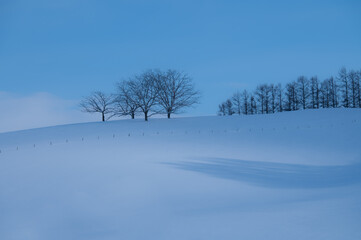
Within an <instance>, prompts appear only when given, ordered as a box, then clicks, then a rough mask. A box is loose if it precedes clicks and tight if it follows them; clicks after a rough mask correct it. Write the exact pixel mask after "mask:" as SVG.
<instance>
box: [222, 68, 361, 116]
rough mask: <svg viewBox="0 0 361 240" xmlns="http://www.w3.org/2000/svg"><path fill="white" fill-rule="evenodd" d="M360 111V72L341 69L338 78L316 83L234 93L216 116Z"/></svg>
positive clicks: (306, 81) (303, 81) (300, 82)
mask: <svg viewBox="0 0 361 240" xmlns="http://www.w3.org/2000/svg"><path fill="white" fill-rule="evenodd" d="M338 107H345V108H361V70H360V71H354V70H350V71H347V70H346V68H344V67H343V68H341V69H340V71H339V72H338V74H337V77H336V78H334V77H330V78H327V79H325V80H323V81H319V80H318V78H317V76H313V77H311V78H307V77H305V76H300V77H299V78H298V79H297V80H296V81H293V82H290V83H287V84H286V85H285V86H284V87H282V86H281V84H277V85H275V84H261V85H258V86H257V87H256V89H255V90H254V91H253V92H248V91H247V90H243V91H237V92H235V93H234V94H233V95H232V96H231V97H230V98H229V99H227V100H226V101H224V102H223V103H221V104H220V105H219V106H218V114H219V115H232V114H246V115H248V114H269V113H275V112H283V111H296V110H300V109H318V108H338Z"/></svg>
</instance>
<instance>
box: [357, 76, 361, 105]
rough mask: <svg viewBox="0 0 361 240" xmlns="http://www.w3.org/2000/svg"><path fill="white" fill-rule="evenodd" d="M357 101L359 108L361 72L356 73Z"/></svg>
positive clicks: (360, 102)
mask: <svg viewBox="0 0 361 240" xmlns="http://www.w3.org/2000/svg"><path fill="white" fill-rule="evenodd" d="M357 100H358V107H359V108H361V70H360V71H358V72H357Z"/></svg>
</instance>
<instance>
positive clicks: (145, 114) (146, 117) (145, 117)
mask: <svg viewBox="0 0 361 240" xmlns="http://www.w3.org/2000/svg"><path fill="white" fill-rule="evenodd" d="M144 120H145V121H148V111H147V112H144Z"/></svg>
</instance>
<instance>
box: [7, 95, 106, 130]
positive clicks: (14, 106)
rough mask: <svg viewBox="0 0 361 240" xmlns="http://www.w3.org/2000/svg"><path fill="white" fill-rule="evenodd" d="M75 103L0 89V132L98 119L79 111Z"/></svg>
mask: <svg viewBox="0 0 361 240" xmlns="http://www.w3.org/2000/svg"><path fill="white" fill-rule="evenodd" d="M78 103H79V101H76V100H65V99H61V98H58V97H56V96H54V95H52V94H49V93H35V94H32V95H28V96H20V95H16V94H12V93H7V92H0V113H1V117H0V132H8V131H16V130H23V129H29V128H38V127H46V126H53V125H61V124H69V123H78V122H90V121H99V116H97V115H96V114H95V115H94V114H86V113H82V112H81V111H80V109H79V107H78Z"/></svg>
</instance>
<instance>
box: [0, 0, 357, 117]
mask: <svg viewBox="0 0 361 240" xmlns="http://www.w3.org/2000/svg"><path fill="white" fill-rule="evenodd" d="M360 12H361V1H355V0H354V1H353V0H344V1H335V0H329V1H266V0H263V1H262V0H259V1H195V0H194V1H188V0H182V1H180V0H179V1H172V0H168V1H166V0H156V1H149V0H148V1H138V0H123V1H122V0H119V1H91V0H89V1H75V0H62V1H46V0H32V1H28V0H1V1H0V81H1V85H0V92H3V93H6V94H7V95H9V94H11V96H13V98H16V97H19V98H20V97H22V98H23V97H24V96H31V95H36V94H38V93H46V94H43V95H52V96H53V97H55V98H58V99H62V100H64V101H67V103H68V101H73V102H74V106H73V107H76V104H75V103H76V102H77V101H78V100H79V99H81V97H82V96H84V95H87V94H88V93H89V92H91V91H93V90H103V91H106V92H112V91H113V89H114V83H115V82H117V81H119V80H121V79H123V78H126V77H129V76H131V75H133V74H135V73H138V72H141V71H143V70H145V69H149V68H160V69H167V68H175V69H179V70H183V71H186V72H188V73H189V74H190V75H191V76H193V78H194V81H195V83H196V85H197V87H198V89H200V90H201V92H202V96H203V97H202V104H201V105H199V106H198V107H197V108H196V109H195V110H192V111H191V113H192V114H193V115H209V114H215V112H216V110H217V105H218V103H219V102H220V101H223V100H224V98H226V97H228V96H229V95H231V94H232V92H233V91H235V90H236V89H253V88H254V87H255V86H256V85H257V84H260V83H272V82H273V83H278V82H280V83H285V82H289V81H291V80H294V79H296V78H297V77H298V76H299V75H302V74H303V75H306V76H312V75H318V76H319V77H320V78H321V79H322V78H326V77H329V76H330V75H335V74H336V73H337V71H338V69H339V68H340V67H341V66H346V67H348V68H354V69H361V44H360V43H361V31H360V29H361V14H360ZM37 96H38V95H37Z"/></svg>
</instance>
